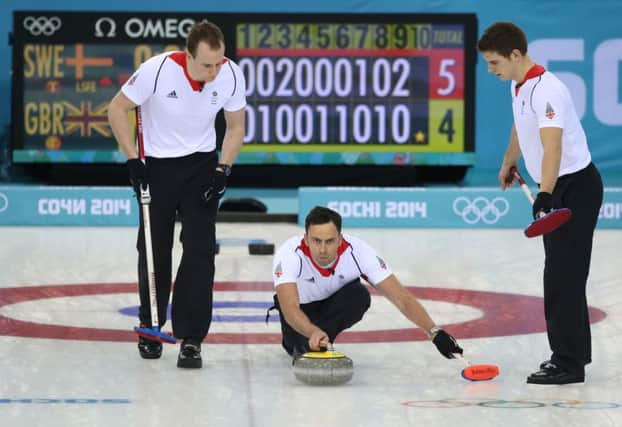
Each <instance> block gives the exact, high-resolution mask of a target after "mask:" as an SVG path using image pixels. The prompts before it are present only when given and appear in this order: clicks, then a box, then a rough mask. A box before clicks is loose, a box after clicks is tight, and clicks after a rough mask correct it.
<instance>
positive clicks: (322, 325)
mask: <svg viewBox="0 0 622 427" xmlns="http://www.w3.org/2000/svg"><path fill="white" fill-rule="evenodd" d="M272 275H273V281H274V286H275V288H276V295H275V296H274V303H275V305H274V308H276V309H278V311H279V314H280V320H281V331H282V334H283V340H282V345H283V348H284V349H285V351H286V352H287V353H288V354H290V355H291V356H292V357H293V359H294V360H293V370H294V375H295V376H296V378H297V379H298V380H300V381H302V382H305V383H308V384H317V385H333V384H341V383H345V382H347V381H349V380H350V379H351V378H352V375H353V363H352V360H351V359H350V358H348V357H347V356H345V355H344V354H343V353H339V352H336V351H334V350H333V349H332V343H333V342H334V341H335V338H336V337H337V335H338V334H339V333H341V332H342V331H343V330H345V329H348V328H350V327H352V326H353V325H354V324H356V323H357V322H358V321H360V320H361V319H362V318H363V315H364V314H365V312H366V311H367V309H368V308H369V306H370V303H371V296H370V294H369V291H368V290H367V288H366V287H365V286H364V285H363V284H362V283H361V278H363V279H365V281H367V282H369V283H370V284H371V285H372V286H374V287H375V288H376V289H378V290H379V291H380V292H382V293H383V294H384V295H385V296H386V297H387V298H388V299H389V300H390V301H391V302H392V303H393V304H394V305H395V306H397V308H399V310H400V311H401V312H402V313H403V314H404V316H406V317H407V318H408V319H410V320H411V321H412V322H414V323H415V324H417V325H418V326H419V327H421V328H423V329H424V330H425V331H426V332H427V334H428V336H429V337H430V339H431V340H432V342H433V343H434V345H435V346H436V347H437V349H438V351H439V352H440V353H441V354H442V355H443V356H445V357H447V358H450V359H451V358H454V357H456V355H461V354H462V348H460V346H458V343H457V342H456V340H455V339H454V338H453V337H452V336H451V335H450V334H448V333H447V332H446V331H444V330H443V329H441V328H440V327H438V326H436V325H435V323H434V321H433V320H432V319H431V318H430V316H429V315H428V313H427V312H426V310H425V309H424V308H423V306H422V305H421V304H420V303H419V301H418V300H417V299H416V298H415V297H414V296H413V294H412V293H410V292H409V291H408V290H407V289H406V288H404V287H403V286H402V285H401V283H400V282H399V280H398V279H397V277H395V275H394V274H393V273H392V272H391V270H390V269H389V267H388V265H387V264H386V262H385V261H384V260H383V259H382V258H381V257H380V256H378V254H377V253H376V251H375V250H374V249H373V248H372V247H371V246H369V245H368V244H367V243H366V242H364V241H363V240H361V239H358V238H356V237H354V236H351V235H347V234H342V233H341V216H340V215H339V214H338V213H337V212H335V211H333V210H331V209H327V208H324V207H320V206H316V207H315V208H313V209H312V210H311V211H310V212H309V214H308V215H307V217H306V219H305V234H304V236H294V237H292V238H290V239H288V240H287V241H285V242H284V243H283V245H282V246H281V247H280V248H279V249H278V250H277V252H276V254H275V257H274V261H273V269H272Z"/></svg>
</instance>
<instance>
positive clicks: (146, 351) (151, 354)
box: [138, 336, 162, 359]
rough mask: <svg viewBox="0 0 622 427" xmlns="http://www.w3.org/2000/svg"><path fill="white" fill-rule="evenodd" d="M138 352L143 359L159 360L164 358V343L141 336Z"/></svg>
mask: <svg viewBox="0 0 622 427" xmlns="http://www.w3.org/2000/svg"><path fill="white" fill-rule="evenodd" d="M138 352H139V353H140V357H142V358H143V359H159V358H160V356H162V343H161V342H159V341H154V340H150V339H148V338H145V337H143V336H139V337H138Z"/></svg>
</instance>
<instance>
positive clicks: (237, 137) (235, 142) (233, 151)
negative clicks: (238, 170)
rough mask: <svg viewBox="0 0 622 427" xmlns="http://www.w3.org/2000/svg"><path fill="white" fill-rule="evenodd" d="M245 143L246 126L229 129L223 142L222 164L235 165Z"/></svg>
mask: <svg viewBox="0 0 622 427" xmlns="http://www.w3.org/2000/svg"><path fill="white" fill-rule="evenodd" d="M243 143H244V126H243V125H242V126H236V127H234V128H227V130H226V132H225V137H224V139H223V142H222V150H221V153H220V163H224V164H227V165H233V162H235V159H236V158H237V157H238V153H239V152H240V149H241V148H242V144H243Z"/></svg>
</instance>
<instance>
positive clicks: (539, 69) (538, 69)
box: [514, 64, 546, 96]
mask: <svg viewBox="0 0 622 427" xmlns="http://www.w3.org/2000/svg"><path fill="white" fill-rule="evenodd" d="M545 71H546V70H545V69H544V67H543V66H542V65H538V64H535V65H533V66H532V67H531V68H530V69H529V70H528V71H527V74H525V78H524V79H523V81H522V82H520V83H516V86H515V87H514V96H517V95H518V90H519V89H520V88H521V86H522V85H523V84H525V82H526V81H527V80H529V79H533V78H534V77H538V76H541V75H542V74H544V72H545Z"/></svg>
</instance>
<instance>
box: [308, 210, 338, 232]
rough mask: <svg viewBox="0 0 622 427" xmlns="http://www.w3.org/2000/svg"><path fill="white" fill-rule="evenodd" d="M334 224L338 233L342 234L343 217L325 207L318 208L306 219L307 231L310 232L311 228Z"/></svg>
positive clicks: (310, 212)
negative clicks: (312, 226)
mask: <svg viewBox="0 0 622 427" xmlns="http://www.w3.org/2000/svg"><path fill="white" fill-rule="evenodd" d="M329 222H332V223H333V224H335V227H337V231H338V232H340V233H341V215H339V214H338V213H337V212H335V211H334V210H332V209H328V208H325V207H323V206H316V207H314V208H313V209H311V211H309V214H308V215H307V218H306V219H305V231H309V226H311V225H319V224H328V223H329Z"/></svg>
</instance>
